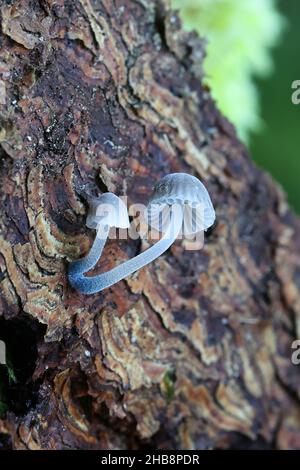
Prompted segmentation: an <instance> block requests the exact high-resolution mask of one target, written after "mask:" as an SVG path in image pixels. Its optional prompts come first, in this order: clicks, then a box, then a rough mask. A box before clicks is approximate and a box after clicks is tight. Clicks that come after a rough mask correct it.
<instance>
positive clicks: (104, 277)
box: [71, 208, 183, 294]
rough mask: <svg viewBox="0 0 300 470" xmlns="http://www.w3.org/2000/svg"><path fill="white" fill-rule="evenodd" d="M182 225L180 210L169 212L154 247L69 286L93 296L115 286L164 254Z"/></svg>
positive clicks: (80, 278)
mask: <svg viewBox="0 0 300 470" xmlns="http://www.w3.org/2000/svg"><path fill="white" fill-rule="evenodd" d="M182 223H183V210H182V208H179V211H178V210H176V211H171V217H170V223H169V226H168V228H167V231H166V232H165V234H164V235H163V237H162V238H161V239H160V240H159V241H158V242H156V243H155V245H153V246H151V247H150V248H148V249H147V250H146V251H144V252H143V253H140V254H139V255H137V256H136V257H135V258H132V259H130V260H128V261H125V263H122V264H120V265H119V266H117V267H115V268H113V269H111V270H110V271H107V272H106V273H103V274H98V275H97V276H91V277H86V276H82V275H81V276H79V277H77V278H76V279H75V282H72V281H71V284H72V285H73V287H74V288H75V289H77V290H78V291H79V292H81V293H82V294H94V293H96V292H100V291H102V290H103V289H106V288H107V287H110V286H112V285H113V284H116V283H117V282H119V281H120V280H121V279H124V278H125V277H127V276H129V275H130V274H132V273H134V272H135V271H137V270H139V269H141V268H142V267H144V266H145V265H147V264H149V263H151V262H152V261H153V260H155V259H156V258H158V257H159V256H160V255H161V254H162V253H164V252H165V251H166V250H167V249H168V248H169V247H170V246H171V245H172V243H174V241H175V240H176V238H177V237H178V235H179V233H180V231H181V228H182Z"/></svg>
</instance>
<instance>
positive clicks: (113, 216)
mask: <svg viewBox="0 0 300 470" xmlns="http://www.w3.org/2000/svg"><path fill="white" fill-rule="evenodd" d="M88 202H89V212H88V215H87V219H86V225H87V227H89V228H92V229H96V230H97V233H96V237H95V240H94V243H93V245H92V247H91V249H90V251H89V252H88V254H87V255H86V256H85V257H84V258H81V259H79V260H76V261H73V262H72V263H70V265H69V270H68V277H69V281H70V284H71V285H72V286H73V287H74V288H75V289H77V290H79V289H78V286H79V285H80V282H81V279H82V275H83V274H84V273H86V272H88V271H89V270H90V269H92V268H93V267H94V266H95V265H96V264H97V262H98V261H99V259H100V257H101V254H102V251H103V248H104V245H105V243H106V240H107V237H108V234H109V229H110V228H111V227H117V228H128V227H129V218H128V213H127V208H126V206H125V204H124V202H123V201H122V200H121V199H120V198H119V197H117V196H116V195H115V194H113V193H104V194H102V195H101V196H99V197H97V198H96V197H95V198H91V199H89V201H88Z"/></svg>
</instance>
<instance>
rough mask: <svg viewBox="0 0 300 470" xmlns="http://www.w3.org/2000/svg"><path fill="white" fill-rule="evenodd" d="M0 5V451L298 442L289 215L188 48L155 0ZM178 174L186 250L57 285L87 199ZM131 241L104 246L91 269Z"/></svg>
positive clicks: (141, 195)
mask: <svg viewBox="0 0 300 470" xmlns="http://www.w3.org/2000/svg"><path fill="white" fill-rule="evenodd" d="M0 4H1V25H2V32H1V36H0V41H1V42H0V44H1V46H0V106H1V114H0V124H1V130H0V141H1V143H0V146H1V147H0V169H1V174H0V180H1V193H0V270H1V271H0V339H3V338H4V339H5V341H6V343H7V345H8V348H9V349H10V352H11V354H12V357H13V359H14V363H15V365H16V375H17V379H18V381H17V383H16V384H8V385H7V390H6V392H8V400H9V410H8V412H7V413H6V415H5V416H3V417H2V420H0V441H1V442H2V446H4V447H5V446H7V447H12V448H14V449H24V448H26V449H40V448H43V449H62V448H77V449H86V448H88V449H93V448H94V449H101V448H119V449H127V448H128V449H137V448H145V447H147V448H154V447H158V448H173V449H174V448H176V449H182V448H190V449H202V448H229V447H233V448H237V447H275V448H291V447H292V448H295V447H297V448H300V406H299V390H300V387H299V385H300V380H299V368H297V367H296V366H293V365H292V364H291V359H290V357H291V343H292V341H293V340H294V339H295V338H297V337H298V338H300V331H299V330H300V320H299V318H300V317H299V315H300V295H299V283H300V256H299V253H300V236H299V233H300V232H299V228H300V225H299V220H297V219H296V218H295V216H294V215H293V214H292V212H291V211H290V209H289V207H288V205H287V203H286V200H285V196H284V195H283V193H282V191H281V190H280V188H279V187H278V186H277V185H276V184H275V183H274V181H272V180H271V178H270V177H269V176H268V175H266V174H264V173H263V172H261V171H260V170H258V169H257V168H256V167H255V166H254V165H253V163H252V161H251V159H250V157H249V155H248V153H247V150H246V149H245V148H244V147H243V146H242V144H241V143H240V142H239V141H238V139H237V138H236V135H235V130H234V129H233V127H232V126H231V125H230V124H229V123H228V122H227V121H226V120H225V119H224V118H223V117H222V116H221V115H220V113H219V112H218V111H217V109H216V107H215V104H214V103H213V101H212V100H211V98H210V94H209V90H207V88H206V87H205V86H204V85H203V83H202V78H203V77H202V69H201V66H202V61H203V57H204V52H203V51H204V49H203V43H202V42H201V41H200V39H198V38H197V36H196V35H194V34H187V33H184V32H183V31H182V30H181V26H180V23H179V21H178V18H177V17H176V15H175V14H174V13H173V12H171V11H170V8H169V6H168V3H167V2H166V1H160V2H159V1H154V0H147V1H144V0H135V1H129V0H127V1H126V0H115V1H111V0H103V1H102V2H100V1H96V0H94V1H92V0H90V1H89V0H76V1H70V0H57V1H52V0H43V1H42V0H41V1H40V2H30V1H29V0H20V1H9V2H8V1H7V2H5V1H2V2H1V3H0ZM176 171H184V172H187V173H190V174H194V175H196V176H197V177H199V178H200V179H201V180H203V181H205V183H206V185H207V187H208V189H209V191H210V194H211V195H212V199H213V202H214V205H215V207H216V210H217V224H216V226H215V228H214V230H213V231H211V233H209V234H208V236H207V238H206V244H205V247H204V249H203V250H201V251H196V252H193V253H192V254H191V252H189V251H185V250H184V243H183V242H180V241H178V242H176V243H175V244H174V245H173V246H172V248H171V249H170V250H169V251H168V252H167V253H166V254H164V255H163V256H162V257H161V258H160V259H158V260H157V261H156V262H155V263H152V264H151V265H149V266H148V267H147V268H145V269H143V270H141V271H139V272H138V273H136V274H135V275H134V276H131V277H130V278H128V279H126V280H124V281H122V282H119V283H118V284H116V285H114V286H113V287H112V288H110V289H107V290H106V291H104V292H102V293H99V294H95V295H91V296H88V297H85V296H82V295H80V294H78V293H76V292H74V291H73V290H72V289H71V288H70V287H69V285H68V282H67V279H66V266H67V263H68V262H69V261H70V260H73V259H76V258H78V257H80V256H82V255H84V254H85V253H86V252H87V250H88V249H89V246H90V244H91V242H92V238H93V233H91V231H90V230H88V229H87V228H86V226H85V216H86V210H87V207H86V203H85V199H84V196H85V194H87V193H89V194H91V193H96V192H97V191H99V189H100V191H105V190H109V191H112V192H115V193H116V194H118V195H126V196H127V197H128V203H129V204H131V203H133V202H135V203H136V202H140V203H146V202H147V200H148V197H149V195H150V191H151V187H152V186H153V184H154V183H155V182H156V181H157V180H158V179H159V178H160V177H161V176H163V175H165V174H166V173H168V172H176ZM143 244H144V242H139V241H138V240H137V241H133V240H126V241H117V240H111V241H109V243H108V244H107V246H106V248H105V252H104V256H103V260H104V261H103V263H102V264H103V266H102V265H101V266H99V267H98V268H97V269H98V272H100V271H101V270H102V269H109V268H110V267H112V266H113V265H115V263H116V262H120V261H122V260H125V259H128V258H129V257H131V256H133V255H135V254H136V253H138V252H139V251H140V249H141V248H143Z"/></svg>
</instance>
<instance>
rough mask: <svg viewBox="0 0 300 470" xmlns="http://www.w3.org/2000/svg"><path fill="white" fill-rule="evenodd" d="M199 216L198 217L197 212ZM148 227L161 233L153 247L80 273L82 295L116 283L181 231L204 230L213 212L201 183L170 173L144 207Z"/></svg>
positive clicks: (162, 250) (79, 284) (154, 254)
mask: <svg viewBox="0 0 300 470" xmlns="http://www.w3.org/2000/svg"><path fill="white" fill-rule="evenodd" d="M199 209H202V211H201V210H200V212H201V213H202V217H197V216H195V215H197V212H199ZM147 215H148V220H149V222H150V226H152V227H155V228H157V229H158V230H160V231H162V232H164V234H163V236H162V238H161V239H160V240H159V241H158V242H156V243H155V244H154V245H153V246H151V247H150V248H148V249H147V250H145V251H144V252H142V253H140V254H139V255H137V256H136V257H134V258H132V259H130V260H128V261H125V262H124V263H122V264H120V265H119V266H117V267H115V268H113V269H111V270H110V271H107V272H105V273H102V274H98V275H96V276H92V277H86V276H82V277H81V279H80V283H78V285H77V286H76V288H77V290H79V291H80V292H81V293H83V294H93V293H95V292H99V291H102V290H103V289H106V288H107V287H110V286H112V285H113V284H116V283H117V282H119V281H120V280H121V279H124V278H125V277H127V276H129V275H130V274H132V273H134V272H135V271H137V270H138V269H140V268H142V267H144V266H145V265H147V264H149V263H151V262H152V261H153V260H155V259H156V258H158V257H159V256H160V255H161V254H162V253H164V252H165V251H166V250H167V249H168V248H169V247H170V246H171V245H172V243H173V242H174V241H175V240H176V238H177V237H178V235H179V234H180V232H181V231H182V230H183V232H184V233H185V234H192V233H196V232H198V231H200V230H207V229H208V228H209V227H210V226H211V225H213V223H214V221H215V211H214V208H213V205H212V203H211V200H210V197H209V194H208V192H207V190H206V189H205V187H204V185H203V184H202V183H201V182H200V181H199V180H198V179H197V178H195V177H194V176H191V175H187V174H185V173H173V174H170V175H167V176H165V177H164V178H163V179H162V180H161V181H160V182H159V183H158V184H157V185H156V186H155V187H154V190H153V193H152V196H151V198H150V201H149V205H148V208H147Z"/></svg>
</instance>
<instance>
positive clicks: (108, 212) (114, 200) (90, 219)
mask: <svg viewBox="0 0 300 470" xmlns="http://www.w3.org/2000/svg"><path fill="white" fill-rule="evenodd" d="M88 202H89V212H88V215H87V219H86V225H87V227H89V228H94V229H96V228H98V226H99V225H108V226H109V227H118V228H128V227H129V225H130V224H129V218H128V212H127V207H126V206H125V204H124V202H123V201H122V199H120V198H119V197H118V196H116V195H115V194H113V193H104V194H101V196H99V197H93V198H90V199H89V201H88Z"/></svg>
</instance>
